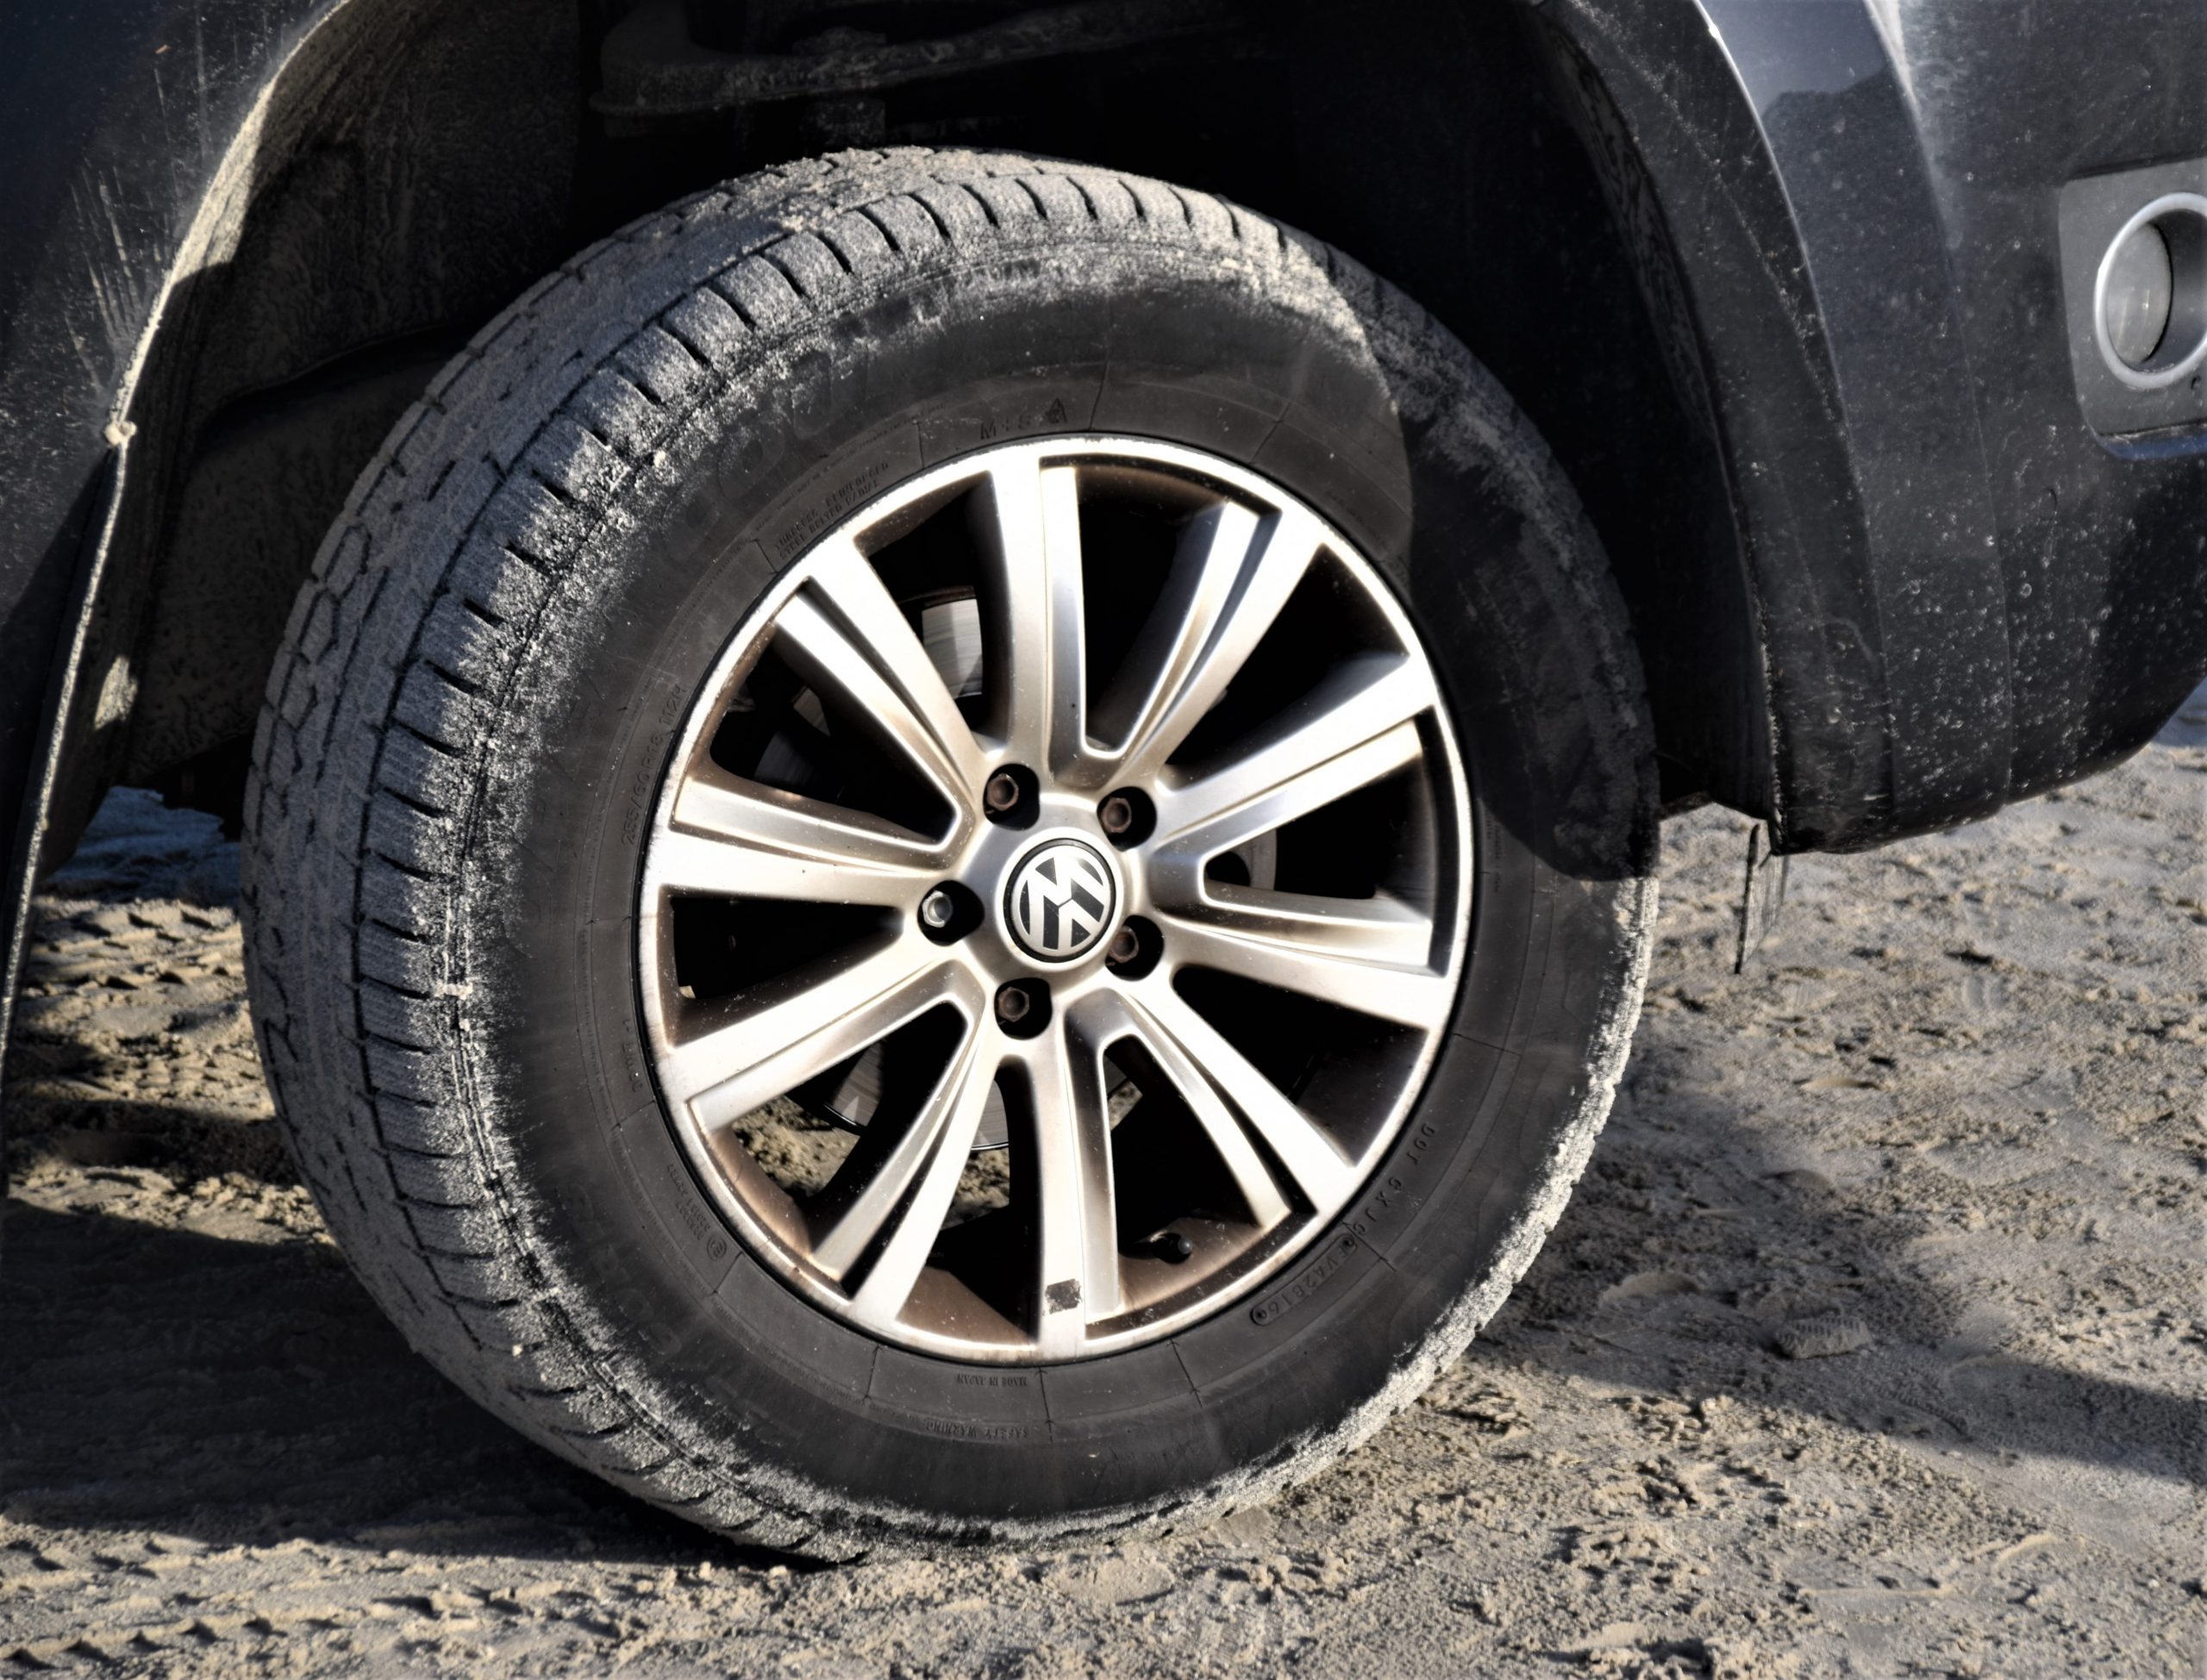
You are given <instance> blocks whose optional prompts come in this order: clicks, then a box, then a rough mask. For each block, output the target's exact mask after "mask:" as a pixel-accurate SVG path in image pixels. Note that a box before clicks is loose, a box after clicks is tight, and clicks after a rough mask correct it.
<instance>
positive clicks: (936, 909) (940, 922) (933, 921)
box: [920, 887, 958, 927]
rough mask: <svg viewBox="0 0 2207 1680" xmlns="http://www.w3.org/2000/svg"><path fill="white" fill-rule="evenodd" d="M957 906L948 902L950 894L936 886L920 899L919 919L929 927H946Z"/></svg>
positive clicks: (955, 912)
mask: <svg viewBox="0 0 2207 1680" xmlns="http://www.w3.org/2000/svg"><path fill="white" fill-rule="evenodd" d="M957 910H958V907H957V906H956V905H955V904H953V903H952V902H950V895H949V894H948V893H947V892H945V891H944V890H942V889H941V887H937V888H936V889H935V890H934V891H933V892H931V893H929V894H928V896H926V897H925V898H922V900H920V920H921V921H923V922H925V923H926V924H927V925H928V927H949V926H950V918H951V917H952V916H953V915H956V914H957Z"/></svg>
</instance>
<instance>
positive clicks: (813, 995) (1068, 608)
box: [636, 437, 1472, 1363]
mask: <svg viewBox="0 0 2207 1680" xmlns="http://www.w3.org/2000/svg"><path fill="white" fill-rule="evenodd" d="M1466 812H1467V803H1466V787H1465V781H1464V773H1463V769H1462V765H1461V762H1460V756H1459V754H1458V752H1457V749H1456V746H1455V743H1454V739H1453V737H1452V735H1451V733H1450V729H1449V726H1448V722H1447V715H1446V711H1445V709H1444V706H1443V704H1442V701H1441V696H1440V693H1439V690H1438V688H1437V685H1436V682H1435V676H1434V673H1433V670H1432V667H1431V665H1429V662H1428V660H1427V659H1426V656H1425V654H1424V653H1423V652H1422V649H1421V648H1420V646H1419V645H1418V641H1417V639H1416V634H1415V633H1414V631H1413V630H1412V628H1411V627H1410V621H1409V619H1408V618H1407V616H1406V615H1404V612H1403V611H1402V609H1401V608H1400V607H1399V605H1398V604H1397V602H1396V601H1395V599H1394V597H1393V596H1392V594H1391V590H1390V589H1389V587H1388V585H1387V584H1386V583H1385V581H1384V579H1383V578H1381V577H1380V575H1379V572H1378V571H1376V570H1375V569H1374V567H1373V566H1372V564H1371V563H1370V562H1369V561H1368V560H1367V559H1366V558H1365V557H1363V556H1362V555H1360V553H1358V552H1357V551H1356V550H1355V549H1354V546H1352V545H1351V544H1349V543H1348V542H1347V540H1345V539H1344V538H1343V537H1342V536H1341V534H1340V533H1339V532H1338V531H1336V530H1335V529H1334V528H1332V527H1330V526H1329V524H1328V523H1327V522H1326V521H1323V520H1322V519H1321V518H1320V517H1319V516H1318V515H1316V513H1314V512H1313V511H1312V510H1311V509H1310V508H1308V507H1307V506H1305V505H1304V504H1303V503H1300V502H1299V501H1297V499H1296V498H1295V497H1292V496H1291V495H1289V494H1287V493H1286V492H1285V491H1284V490H1281V489H1280V488H1279V486H1277V485H1275V484H1271V483H1269V482H1268V481H1266V480H1265V479H1263V478H1260V477H1258V476H1256V475H1254V474H1252V473H1250V472H1247V471H1245V470H1243V469H1241V468H1240V467H1238V466H1235V465H1233V464H1231V463H1229V462H1227V461H1224V460H1222V459H1218V458H1216V457H1214V456H1211V455H1209V454H1205V453H1199V452H1195V451H1191V450H1188V449H1185V448H1180V447H1173V446H1168V445H1165V444H1160V443H1156V442H1151V441H1144V440H1133V439H1125V438H1109V437H1085V438H1061V439H1053V440H1047V441H1045V442H1041V443H1023V444H1016V445H1010V446H1005V447H998V448H995V449H991V450H986V451H984V452H981V453H977V454H973V455H969V456H966V457H963V458H960V459H958V460H956V461H953V462H952V463H950V464H949V465H945V466H942V467H940V468H937V469H935V470H934V471H931V472H927V473H925V474H922V475H921V476H919V477H918V478H915V479H913V480H911V481H910V482H908V483H906V484H903V485H900V486H898V487H897V488H895V489H893V490H890V491H889V492H887V493H886V494H884V495H882V496H880V497H878V498H877V499H875V500H873V501H872V502H871V503H868V504H866V506H864V507H862V508H861V509H859V510H858V511H856V512H855V513H853V514H852V515H849V516H848V517H847V519H846V520H845V521H843V522H842V523H841V525H840V526H838V527H837V528H835V529H833V530H831V531H830V532H829V533H828V534H826V535H825V536H823V537H822V538H820V539H819V540H816V542H814V543H813V544H812V545H811V546H810V548H809V549H808V550H807V551H806V552H805V553H803V555H802V556H801V557H800V558H799V559H797V561H796V563H795V564H794V565H791V567H790V569H789V570H788V571H786V572H785V574H783V576H782V577H781V578H780V579H779V580H778V583H777V584H776V586H775V587H774V588H773V590H771V591H770V592H769V594H768V595H767V596H766V598H765V599H764V600H763V601H762V602H761V603H760V604H759V606H758V607H757V609H755V610H754V611H753V613H752V614H751V615H750V616H749V617H748V618H747V621H746V622H745V623H744V624H743V626H742V627H741V628H739V630H738V631H737V633H736V634H735V636H734V637H733V638H732V639H731V640H730V642H729V643H728V647H727V649H726V651H725V653H723V655H722V659H721V660H720V662H719V664H718V665H717V666H716V669H715V670H714V671H712V672H711V673H710V675H709V676H708V677H707V678H706V679H705V681H704V682H703V684H702V685H701V687H700V689H699V690H698V694H697V700H696V702H695V703H694V704H693V705H692V707H691V711H690V714H689V715H688V717H687V719H686V720H685V723H684V725H683V728H682V729H681V732H680V734H678V737H677V740H676V744H675V746H674V748H673V750H672V754H671V756H670V759H669V768H668V771H667V772H666V777H665V778H664V780H663V783H662V784H661V786H660V789H659V790H658V793H657V797H656V801H655V805H654V811H653V821H652V824H651V828H650V832H649V834H648V837H647V841H646V844H645V847H644V859H643V869H642V875H641V895H640V902H639V906H638V919H637V928H638V935H637V946H636V950H637V961H638V978H639V992H640V998H641V1008H642V1017H643V1023H644V1027H645V1032H646V1036H647V1040H648V1042H649V1046H650V1050H651V1054H652V1058H653V1066H654V1071H655V1074H656V1077H657V1080H658V1084H659V1087H660V1095H661V1097H662V1099H663V1101H664V1102H665V1105H666V1109H667V1112H668V1114H669V1115H670V1116H671V1117H672V1123H673V1126H674V1129H675V1131H676V1134H677V1135H678V1138H679V1139H680V1140H681V1142H682V1145H683V1147H684V1149H685V1153H686V1154H687V1156H688V1158H689V1159H690V1162H691V1165H692V1167H693V1168H694V1170H695V1171H696V1172H697V1176H698V1178H699V1181H700V1182H701V1183H703V1185H704V1186H705V1188H706V1190H708V1193H709V1194H710V1196H711V1197H712V1198H713V1200H714V1202H716V1204H717V1206H718V1207H719V1208H720V1210H721V1212H722V1215H723V1216H724V1217H725V1218H726V1219H727V1221H728V1223H729V1224H730V1226H731V1227H733V1228H734V1229H735V1232H736V1233H737V1234H738V1235H739V1236H740V1237H741V1240H743V1241H744V1242H745V1243H747V1245H748V1246H750V1247H751V1248H752V1249H753V1252H756V1253H758V1254H759V1255H760V1257H761V1258H763V1259H765V1260H766V1262H767V1263H768V1264H769V1265H771V1266H772V1267H773V1268H774V1269H775V1270H776V1271H778V1273H779V1275H781V1276H782V1277H784V1278H785V1279H786V1280H787V1282H788V1283H790V1284H791V1287H793V1288H794V1289H796V1290H797V1291H798V1292H799V1293H800V1294H801V1295H802V1296H804V1297H805V1298H807V1299H809V1300H810V1301H812V1302H814V1303H816V1305H818V1306H820V1307H822V1308H824V1309H826V1310H828V1311H829V1312H831V1313H834V1314H835V1315H838V1316H839V1317H841V1318H842V1319H844V1320H846V1321H850V1322H852V1323H853V1324H855V1325H857V1326H859V1327H861V1328H863V1329H864V1330H866V1331H867V1332H868V1333H872V1334H873V1335H875V1336H878V1337H879V1338H881V1339H883V1340H886V1341H889V1342H891V1343H895V1344H898V1345H902V1346H907V1347H910V1348H914V1349H917V1350H920V1351H924V1352H933V1353H936V1354H943V1355H948V1356H951V1357H953V1358H960V1359H966V1360H972V1361H977V1362H983V1363H1031V1362H1044V1361H1047V1362H1056V1361H1062V1360H1067V1359H1072V1358H1081V1357H1084V1356H1087V1355H1092V1354H1097V1353H1102V1352H1110V1351H1115V1350H1118V1349H1122V1348H1125V1347H1129V1346H1135V1345H1137V1344H1139V1343H1141V1342H1143V1341H1147V1340H1153V1339H1155V1338H1158V1337H1161V1336H1164V1335H1166V1334H1168V1333H1171V1332H1172V1331H1173V1330H1174V1329H1176V1328H1178V1327H1181V1326H1184V1325H1185V1324H1187V1323H1190V1322H1191V1321H1195V1320H1197V1319H1199V1318H1203V1317H1205V1316H1208V1315H1210V1314H1212V1313H1215V1312H1216V1311H1218V1310H1219V1309H1221V1308H1222V1307H1224V1306H1225V1305H1227V1304H1229V1302H1232V1301H1234V1300H1235V1299H1236V1298H1239V1297H1243V1296H1249V1295H1251V1294H1253V1293H1254V1292H1255V1291H1257V1290H1259V1289H1260V1286H1262V1285H1263V1284H1265V1283H1266V1282H1268V1281H1272V1280H1278V1279H1279V1278H1280V1277H1281V1276H1282V1274H1283V1273H1284V1272H1285V1271H1286V1269H1287V1268H1289V1267H1290V1266H1291V1264H1292V1262H1293V1261H1294V1259H1295V1258H1296V1257H1297V1255H1298V1254H1300V1253H1302V1252H1305V1251H1307V1250H1308V1249H1309V1248H1310V1245H1311V1243H1312V1241H1313V1240H1315V1239H1316V1237H1317V1236H1318V1235H1319V1234H1320V1233H1322V1232H1324V1231H1326V1230H1328V1229H1329V1228H1331V1227H1333V1226H1334V1225H1335V1223H1336V1222H1337V1221H1340V1220H1341V1218H1342V1217H1343V1215H1344V1212H1345V1210H1347V1208H1349V1206H1350V1204H1351V1202H1353V1200H1354V1198H1355V1197H1356V1196H1357V1195H1358V1193H1359V1191H1360V1190H1361V1189H1362V1187H1363V1185H1364V1182H1365V1180H1366V1178H1367V1177H1369V1174H1370V1171H1371V1169H1372V1165H1373V1163H1374V1162H1375V1161H1376V1160H1377V1159H1378V1158H1379V1155H1380V1154H1381V1153H1382V1152H1384V1151H1385V1148H1386V1146H1388V1144H1389V1143H1390V1142H1391V1140H1393V1139H1394V1138H1395V1136H1396V1135H1397V1133H1398V1132H1399V1130H1400V1128H1401V1127H1402V1125H1403V1123H1404V1117H1405V1115H1407V1114H1408V1112H1409V1111H1410V1108H1411V1106H1412V1104H1413V1102H1414V1101H1415V1099H1416V1096H1417V1094H1418V1091H1419V1089H1420V1086H1421V1084H1422V1081H1423V1078H1424V1076H1425V1073H1426V1071H1427V1069H1428V1067H1429V1065H1430V1063H1431V1061H1432V1059H1433V1057H1434V1054H1435V1051H1436V1050H1437V1048H1438V1046H1439V1044H1440V1041H1441V1036H1442V1034H1443V1033H1444V1031H1445V1029H1446V1025H1447V1021H1448V1018H1449V1015H1450V1014H1451V1011H1452V1009H1453V1007H1454V998H1455V993H1456V990H1457V982H1458V978H1459V975H1460V971H1461V968H1462V965H1463V960H1464V957H1465V947H1466V942H1467V939H1468V928H1469V923H1470V900H1471V883H1472V859H1471V842H1470V834H1469V825H1468V821H1467V816H1466ZM1282 1287H1283V1288H1291V1287H1292V1283H1291V1282H1288V1283H1283V1284H1282ZM1255 1310H1258V1311H1260V1312H1261V1311H1262V1310H1263V1306H1262V1302H1259V1304H1258V1306H1257V1308H1255Z"/></svg>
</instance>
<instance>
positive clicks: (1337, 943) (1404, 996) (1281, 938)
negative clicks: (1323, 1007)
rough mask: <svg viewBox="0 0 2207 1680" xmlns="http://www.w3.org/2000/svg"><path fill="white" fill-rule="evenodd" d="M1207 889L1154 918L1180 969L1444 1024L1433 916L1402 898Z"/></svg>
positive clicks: (1409, 1020)
mask: <svg viewBox="0 0 2207 1680" xmlns="http://www.w3.org/2000/svg"><path fill="white" fill-rule="evenodd" d="M1205 885H1206V886H1207V887H1208V889H1209V891H1208V893H1207V894H1206V895H1205V899H1204V902H1197V903H1190V904H1186V905H1185V907H1184V908H1175V909H1163V908H1160V910H1159V912H1158V920H1159V922H1160V926H1161V927H1162V930H1163V934H1164V938H1165V948H1166V950H1167V951H1168V952H1171V953H1172V960H1173V962H1174V963H1175V964H1176V965H1179V966H1182V967H1193V968H1210V969H1217V970H1220V971H1222V972H1225V973H1228V974H1238V975H1240V976H1241V977H1243V978H1245V979H1249V980H1254V981H1257V982H1259V983H1260V984H1264V985H1267V986H1278V987H1279V988H1280V989H1281V990H1284V991H1291V992H1297V993H1299V994H1301V995H1302V996H1305V997H1315V998H1317V999H1320V1000H1321V1001H1322V1002H1328V1003H1334V1004H1338V1005H1339V1006H1341V1008H1343V1009H1354V1010H1355V1011H1356V1012H1357V1013H1359V1014H1360V1015H1377V1016H1379V1017H1380V1018H1381V1019H1382V1020H1385V1021H1399V1022H1401V1023H1402V1024H1403V1025H1404V1026H1405V1027H1426V1028H1428V1029H1431V1028H1434V1027H1439V1026H1440V1025H1441V1023H1442V1021H1445V1020H1446V1019H1447V1013H1448V1005H1449V1002H1450V1000H1451V998H1452V997H1453V996H1454V987H1452V986H1451V985H1450V984H1449V983H1448V979H1447V975H1445V974H1443V973H1441V972H1440V971H1436V970H1435V969H1434V968H1433V966H1432V965H1431V959H1432V954H1433V919H1432V918H1431V917H1430V916H1428V915H1424V914H1423V913H1422V912H1421V911H1419V910H1416V909H1413V908H1411V907H1410V905H1408V904H1405V903H1404V902H1402V901H1401V900H1400V899H1397V898H1390V897H1385V896H1380V897H1376V898H1318V897H1313V896H1308V895H1306V894H1303V893H1291V892H1265V891H1259V890H1255V889H1254V888H1249V887H1234V886H1227V885H1224V884H1218V883H1205Z"/></svg>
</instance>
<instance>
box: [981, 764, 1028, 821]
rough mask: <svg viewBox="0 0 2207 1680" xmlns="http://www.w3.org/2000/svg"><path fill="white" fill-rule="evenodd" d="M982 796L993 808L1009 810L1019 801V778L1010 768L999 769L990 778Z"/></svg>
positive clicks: (993, 809) (995, 809) (989, 806)
mask: <svg viewBox="0 0 2207 1680" xmlns="http://www.w3.org/2000/svg"><path fill="white" fill-rule="evenodd" d="M981 797H982V799H983V800H984V801H985V802H986V803H987V805H988V808H989V809H991V810H992V811H1008V810H1010V809H1011V808H1012V807H1013V806H1014V805H1016V804H1017V803H1019V778H1017V777H1016V776H1015V775H1013V774H1012V773H1011V772H1010V771H1008V770H999V771H997V773H996V774H995V775H993V776H991V777H990V778H989V781H988V785H987V786H986V787H985V788H983V789H982V790H981Z"/></svg>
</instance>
